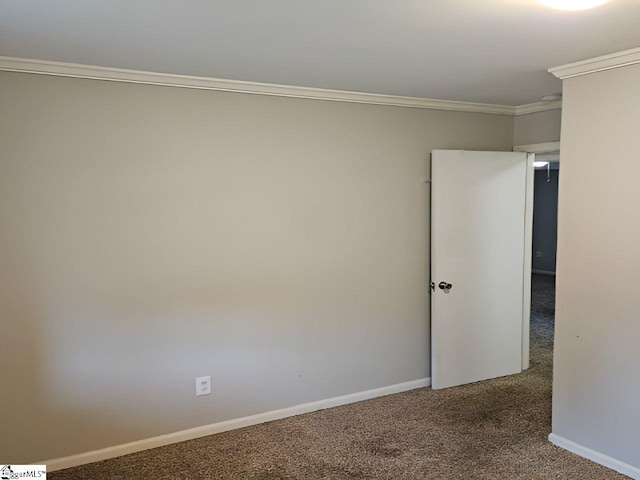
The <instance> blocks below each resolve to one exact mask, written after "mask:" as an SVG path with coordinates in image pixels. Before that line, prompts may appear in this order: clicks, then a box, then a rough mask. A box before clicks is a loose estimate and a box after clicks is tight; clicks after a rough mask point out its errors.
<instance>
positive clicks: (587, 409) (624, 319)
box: [553, 65, 640, 469]
mask: <svg viewBox="0 0 640 480" xmlns="http://www.w3.org/2000/svg"><path fill="white" fill-rule="evenodd" d="M638 85H640V65H632V66H626V67H621V68H616V69H613V70H608V71H604V72H598V73H593V74H589V75H585V76H581V77H575V78H571V79H568V80H565V82H564V86H563V91H564V105H563V118H562V140H561V144H562V161H561V175H560V187H559V217H558V259H557V284H556V285H557V287H556V288H557V297H556V336H555V353H554V379H553V433H554V434H555V435H557V436H559V437H562V438H564V439H567V440H569V441H572V442H575V443H576V444H578V445H581V446H583V447H586V448H588V449H591V450H594V451H596V452H599V453H600V454H604V455H607V456H609V457H611V458H613V459H615V460H617V461H619V462H623V463H626V464H627V465H630V466H632V467H636V469H640V436H639V435H638V432H640V412H639V409H638V399H639V398H640V376H638V374H637V370H638V368H637V367H638V365H640V348H638V339H640V321H638V312H640V295H639V294H638V289H639V286H640V282H639V280H640V255H639V254H638V245H640V222H638V205H640V190H639V189H638V185H637V183H638V182H637V180H638V178H639V176H640V162H638V157H639V155H640V147H639V145H638V125H639V124H640V91H639V90H638ZM585 99H586V101H585Z"/></svg>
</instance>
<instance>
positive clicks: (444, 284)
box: [438, 282, 453, 293]
mask: <svg viewBox="0 0 640 480" xmlns="http://www.w3.org/2000/svg"><path fill="white" fill-rule="evenodd" d="M438 287H439V288H440V290H444V293H449V290H451V287H453V285H451V284H450V283H447V282H440V283H439V284H438Z"/></svg>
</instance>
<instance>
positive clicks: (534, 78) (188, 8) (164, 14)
mask: <svg viewBox="0 0 640 480" xmlns="http://www.w3.org/2000/svg"><path fill="white" fill-rule="evenodd" d="M638 46H640V1H639V0H612V1H611V2H610V3H609V4H606V5H604V6H601V7H598V8H595V9H592V10H587V11H582V12H563V11H557V10H551V9H549V8H548V7H545V6H543V5H541V4H540V3H538V2H537V1H536V0H420V1H418V0H316V1H313V2H311V1H308V0H208V1H207V0H172V1H168V0H0V55H2V56H13V57H24V58H35V59H41V60H52V61H60V62H72V63H81V64H89V65H100V66H106V67H118V68H125V69H135V70H147V71H154V72H162V73H174V74H184V75H196V76H208V77H217V78H226V79H234V80H246V81H254V82H264V83H277V84H285V85H298V86H308V87H320V88H329V89H337V90H350V91H358V92H370V93H381V94H391V95H404V96H411V97H424V98H435V99H446V100H459V101H472V102H483V103H495V104H502V105H521V104H526V103H531V102H537V101H539V100H540V99H541V97H542V96H543V95H547V94H552V93H555V92H558V91H560V90H561V84H560V81H559V80H557V79H556V78H554V77H553V76H552V75H550V74H548V73H547V72H546V69H547V68H549V67H553V66H557V65H561V64H565V63H569V62H574V61H577V60H582V59H585V58H590V57H594V56H598V55H604V54H608V53H613V52H616V51H620V50H626V49H629V48H634V47H638Z"/></svg>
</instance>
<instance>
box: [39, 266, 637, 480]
mask: <svg viewBox="0 0 640 480" xmlns="http://www.w3.org/2000/svg"><path fill="white" fill-rule="evenodd" d="M553 282H554V279H553V277H545V276H538V275H534V279H533V287H534V288H533V299H532V319H531V326H532V328H531V367H530V368H529V370H527V371H526V372H524V373H522V374H519V375H512V376H509V377H502V378H498V379H494V380H489V381H484V382H478V383H474V384H470V385H465V386H462V387H456V388H450V389H445V390H438V391H434V390H431V389H429V388H422V389H418V390H412V391H409V392H405V393H400V394H396V395H389V396H386V397H381V398H376V399H373V400H368V401H364V402H359V403H355V404H351V405H346V406H342V407H336V408H331V409H327V410H322V411H318V412H313V413H309V414H305V415H299V416H296V417H291V418H287V419H284V420H278V421H274V422H269V423H265V424H261V425H256V426H252V427H247V428H243V429H240V430H234V431H231V432H226V433H221V434H217V435H212V436H208V437H203V438H200V439H196V440H190V441H187V442H183V443H179V444H174V445H169V446H166V447H160V448H155V449H153V450H147V451H144V452H140V453H135V454H131V455H126V456H123V457H119V458H114V459H111V460H106V461H102V462H97V463H93V464H89V465H84V466H80V467H76V468H70V469H67V470H61V471H58V472H54V473H51V474H50V475H49V478H50V479H52V480H69V479H74V480H83V479H86V480H89V479H91V480H101V479H126V480H129V479H131V480H133V479H136V480H138V479H155V480H177V479H185V480H187V479H189V480H199V479H203V480H204V479H252V480H271V479H273V480H278V479H331V480H334V479H335V480H342V479H373V480H376V479H394V480H395V479H411V480H418V479H434V480H435V479H492V480H495V479H510V480H517V479H523V480H524V479H526V480H535V479H545V480H546V479H553V478H556V479H557V478H559V479H581V480H592V479H593V480H595V479H598V480H603V479H624V478H627V477H625V476H623V475H620V474H617V473H616V472H613V471H611V470H608V469H606V468H604V467H602V466H600V465H597V464H595V463H593V462H591V461H589V460H585V459H583V458H581V457H578V456H576V455H573V454H572V453H569V452H567V451H565V450H562V449H560V448H558V447H556V446H554V445H552V444H551V443H549V442H548V441H547V435H548V434H549V432H550V431H551V370H552V346H553V313H554V283H553Z"/></svg>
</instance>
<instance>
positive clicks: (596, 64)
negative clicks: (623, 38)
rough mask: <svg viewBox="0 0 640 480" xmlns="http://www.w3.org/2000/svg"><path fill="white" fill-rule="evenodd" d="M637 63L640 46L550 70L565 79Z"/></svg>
mask: <svg viewBox="0 0 640 480" xmlns="http://www.w3.org/2000/svg"><path fill="white" fill-rule="evenodd" d="M635 63H640V47H638V48H632V49H630V50H624V51H622V52H616V53H611V54H609V55H602V56H600V57H594V58H589V59H587V60H580V61H579V62H574V63H568V64H567V65H561V66H559V67H553V68H550V69H549V70H548V71H549V73H552V74H553V75H555V76H556V77H558V78H559V79H561V80H564V79H566V78H571V77H578V76H580V75H587V74H589V73H595V72H601V71H603V70H611V69H612V68H618V67H624V66H626V65H633V64H635Z"/></svg>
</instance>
